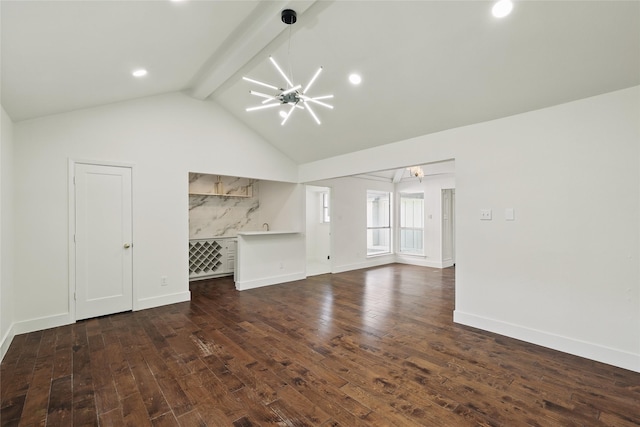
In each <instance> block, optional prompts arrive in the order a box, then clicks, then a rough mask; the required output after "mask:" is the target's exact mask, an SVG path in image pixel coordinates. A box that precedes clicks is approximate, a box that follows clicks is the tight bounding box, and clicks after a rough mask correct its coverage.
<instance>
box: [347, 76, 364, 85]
mask: <svg viewBox="0 0 640 427" xmlns="http://www.w3.org/2000/svg"><path fill="white" fill-rule="evenodd" d="M349 81H350V82H351V84H353V85H359V84H360V83H362V77H360V74H356V73H352V74H350V75H349Z"/></svg>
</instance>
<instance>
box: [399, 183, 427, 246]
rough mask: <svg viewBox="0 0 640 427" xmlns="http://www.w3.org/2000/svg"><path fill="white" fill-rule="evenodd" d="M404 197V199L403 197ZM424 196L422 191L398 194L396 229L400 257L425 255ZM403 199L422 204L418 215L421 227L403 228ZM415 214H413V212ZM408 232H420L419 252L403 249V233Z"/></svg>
mask: <svg viewBox="0 0 640 427" xmlns="http://www.w3.org/2000/svg"><path fill="white" fill-rule="evenodd" d="M418 195H419V196H420V197H416V196H418ZM403 196H405V197H403ZM406 196H414V197H406ZM424 196H425V194H424V191H415V192H402V191H400V192H398V223H397V227H398V240H397V242H398V248H397V253H398V254H401V255H412V256H424V255H425V225H426V224H425V205H424V199H425V197H424ZM403 199H413V200H420V201H421V202H422V206H421V208H420V214H421V221H420V222H421V223H422V227H406V226H403V222H404V220H405V215H403ZM414 213H415V212H414ZM405 230H408V231H413V232H416V231H418V232H420V236H421V242H420V243H421V248H420V249H419V250H406V249H404V245H403V231H405Z"/></svg>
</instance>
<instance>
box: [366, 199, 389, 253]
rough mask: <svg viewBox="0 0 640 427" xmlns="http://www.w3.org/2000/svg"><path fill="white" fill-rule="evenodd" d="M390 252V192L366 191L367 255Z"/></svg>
mask: <svg viewBox="0 0 640 427" xmlns="http://www.w3.org/2000/svg"><path fill="white" fill-rule="evenodd" d="M388 253H391V193H385V192H380V191H367V256H369V255H380V254H388Z"/></svg>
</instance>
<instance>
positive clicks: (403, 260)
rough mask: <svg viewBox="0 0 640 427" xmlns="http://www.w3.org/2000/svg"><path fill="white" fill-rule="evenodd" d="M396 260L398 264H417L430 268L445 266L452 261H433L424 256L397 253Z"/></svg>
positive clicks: (451, 263) (449, 265)
mask: <svg viewBox="0 0 640 427" xmlns="http://www.w3.org/2000/svg"><path fill="white" fill-rule="evenodd" d="M396 262H397V263H399V264H407V265H418V266H421V267H431V268H447V267H451V266H452V265H453V261H451V262H449V263H448V262H446V261H444V262H443V261H433V260H430V259H426V258H425V257H415V256H413V257H411V256H406V255H397V256H396Z"/></svg>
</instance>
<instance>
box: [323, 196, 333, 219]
mask: <svg viewBox="0 0 640 427" xmlns="http://www.w3.org/2000/svg"><path fill="white" fill-rule="evenodd" d="M322 222H331V217H330V216H329V193H322Z"/></svg>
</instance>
